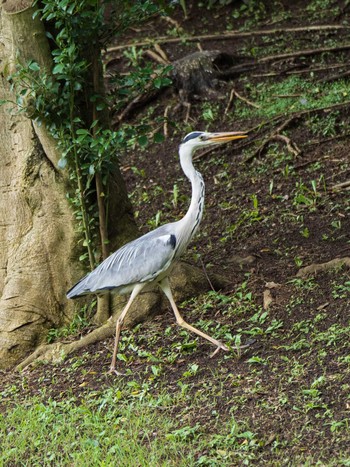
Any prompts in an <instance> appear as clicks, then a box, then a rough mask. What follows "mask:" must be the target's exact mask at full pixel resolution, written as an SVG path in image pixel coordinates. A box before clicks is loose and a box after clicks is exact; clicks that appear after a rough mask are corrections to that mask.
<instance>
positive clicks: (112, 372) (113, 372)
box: [107, 368, 126, 376]
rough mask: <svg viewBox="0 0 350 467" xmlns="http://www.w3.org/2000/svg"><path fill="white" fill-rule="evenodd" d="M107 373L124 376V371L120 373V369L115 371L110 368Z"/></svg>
mask: <svg viewBox="0 0 350 467" xmlns="http://www.w3.org/2000/svg"><path fill="white" fill-rule="evenodd" d="M107 374H108V375H112V374H114V375H117V376H126V374H125V373H120V371H117V370H116V369H115V368H110V369H109V371H108V373H107Z"/></svg>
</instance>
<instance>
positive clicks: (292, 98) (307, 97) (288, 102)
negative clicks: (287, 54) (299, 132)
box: [235, 76, 350, 132]
mask: <svg viewBox="0 0 350 467" xmlns="http://www.w3.org/2000/svg"><path fill="white" fill-rule="evenodd" d="M246 92H247V94H248V95H247V97H248V99H249V100H251V101H253V102H254V103H255V104H257V105H258V106H259V108H254V107H251V106H248V105H246V103H244V102H241V101H237V102H236V106H235V118H237V117H239V118H242V119H250V118H272V117H275V116H276V115H283V114H285V115H288V114H290V113H291V112H300V111H304V110H312V109H317V108H322V107H326V106H330V105H333V104H338V103H340V102H345V101H348V100H349V99H350V93H349V82H348V81H342V80H338V81H335V82H332V83H323V84H320V85H317V84H315V83H314V82H312V81H307V80H305V79H303V78H300V77H298V76H290V77H288V78H285V79H283V80H281V81H277V82H276V81H271V82H270V81H264V82H260V83H257V84H254V85H251V84H250V83H247V84H246ZM332 118H333V116H331V117H328V118H327V117H326V118H324V117H323V119H322V120H324V125H325V126H326V127H327V126H329V125H330V122H329V119H332ZM311 125H315V123H314V118H313V119H312V120H311ZM320 125H321V123H320ZM318 131H319V130H318ZM329 131H330V130H328V132H329Z"/></svg>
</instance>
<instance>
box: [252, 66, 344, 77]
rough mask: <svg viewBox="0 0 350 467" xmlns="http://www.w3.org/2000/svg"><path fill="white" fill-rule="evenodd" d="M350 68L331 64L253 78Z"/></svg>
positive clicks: (258, 74) (260, 74) (264, 74)
mask: <svg viewBox="0 0 350 467" xmlns="http://www.w3.org/2000/svg"><path fill="white" fill-rule="evenodd" d="M349 66H350V63H349V64H347V63H342V64H333V63H329V64H327V66H326V67H325V66H322V67H316V68H306V69H302V70H289V71H285V70H281V71H270V72H269V73H257V74H252V77H253V78H271V77H274V76H281V75H288V76H289V75H303V74H310V73H318V72H325V71H329V70H336V69H338V68H347V67H349Z"/></svg>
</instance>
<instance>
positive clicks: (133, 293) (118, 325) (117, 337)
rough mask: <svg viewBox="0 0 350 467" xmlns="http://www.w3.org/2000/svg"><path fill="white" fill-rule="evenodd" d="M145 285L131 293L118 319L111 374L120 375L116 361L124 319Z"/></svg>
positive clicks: (135, 288) (137, 286) (138, 286)
mask: <svg viewBox="0 0 350 467" xmlns="http://www.w3.org/2000/svg"><path fill="white" fill-rule="evenodd" d="M144 286H145V284H136V285H135V287H134V288H133V291H132V292H131V295H130V297H129V300H128V303H127V304H126V305H125V307H124V309H123V311H122V312H121V314H120V316H119V317H118V319H117V322H116V326H115V343H114V349H113V357H112V363H111V367H110V369H109V373H117V374H119V373H118V372H117V371H116V369H115V365H116V361H117V352H118V344H119V338H120V331H121V328H122V325H123V321H124V318H125V316H126V314H127V312H128V311H129V309H130V307H131V304H132V302H133V301H134V300H135V298H136V297H137V295H138V294H139V293H140V292H141V290H142V289H143V287H144Z"/></svg>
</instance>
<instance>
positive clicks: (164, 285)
mask: <svg viewBox="0 0 350 467" xmlns="http://www.w3.org/2000/svg"><path fill="white" fill-rule="evenodd" d="M159 286H160V288H161V289H162V290H163V292H164V293H165V295H166V296H167V298H168V300H169V302H170V305H171V307H172V309H173V311H174V314H175V318H176V322H177V324H178V325H179V326H181V327H183V328H185V329H188V330H189V331H192V332H194V333H196V334H198V336H201V337H203V338H204V339H207V340H208V341H209V342H211V343H212V344H214V345H216V346H217V349H216V350H215V352H214V353H213V354H212V355H211V357H213V356H214V355H215V354H216V353H217V352H218V350H219V349H222V350H228V348H227V347H226V345H225V344H223V343H222V342H220V341H218V340H216V339H214V338H213V337H210V336H208V334H205V333H204V332H202V331H200V330H199V329H197V328H195V327H194V326H191V325H190V324H188V323H186V321H185V320H184V319H183V317H182V316H181V315H180V312H179V310H178V308H177V306H176V303H175V300H174V297H173V294H172V292H171V289H170V284H169V279H168V278H167V277H166V278H165V279H163V280H162V281H161V282H160V283H159Z"/></svg>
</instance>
